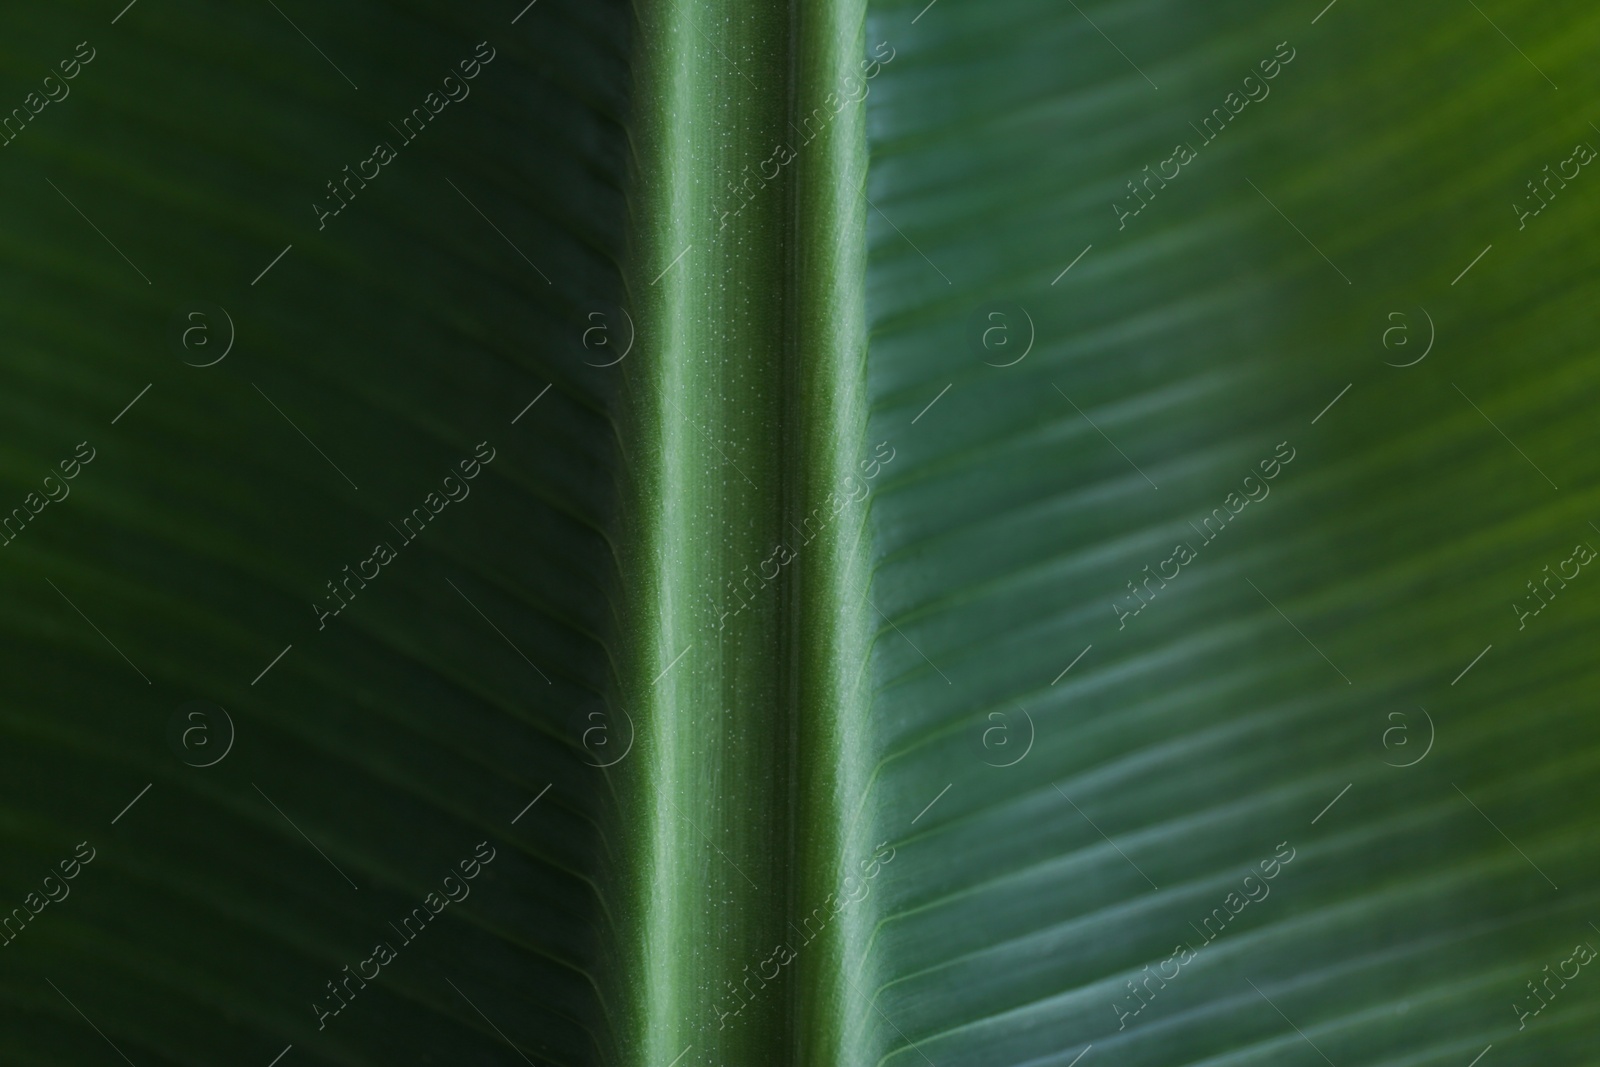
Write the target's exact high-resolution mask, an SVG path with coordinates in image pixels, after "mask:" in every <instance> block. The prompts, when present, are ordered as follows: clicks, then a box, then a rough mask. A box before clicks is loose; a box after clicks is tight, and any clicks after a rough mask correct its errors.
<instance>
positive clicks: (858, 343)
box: [603, 0, 873, 1067]
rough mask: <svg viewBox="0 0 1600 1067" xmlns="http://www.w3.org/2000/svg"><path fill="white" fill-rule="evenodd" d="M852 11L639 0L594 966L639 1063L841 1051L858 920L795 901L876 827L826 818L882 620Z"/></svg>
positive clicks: (848, 3) (846, 862)
mask: <svg viewBox="0 0 1600 1067" xmlns="http://www.w3.org/2000/svg"><path fill="white" fill-rule="evenodd" d="M862 19H863V5H862V3H861V0H825V2H822V3H813V4H805V5H800V4H796V5H794V6H790V5H788V4H778V3H769V2H757V3H751V2H749V0H694V2H690V0H643V2H641V5H640V10H639V22H640V25H639V28H638V33H637V34H636V37H635V39H636V40H637V41H639V42H641V45H640V48H641V52H640V54H639V56H638V57H637V61H636V67H635V69H636V71H637V82H636V84H635V87H634V100H635V104H634V107H635V116H634V121H633V124H632V129H633V131H634V139H633V146H634V151H635V159H634V176H633V188H632V190H631V195H630V206H631V214H632V219H633V226H634V231H635V235H636V244H635V246H634V248H633V250H632V253H633V255H632V262H631V264H630V266H629V289H630V294H631V300H632V301H633V304H634V306H635V316H636V319H637V323H638V337H639V340H638V352H637V354H636V355H635V356H634V357H633V358H632V359H631V360H630V362H629V364H628V370H629V372H630V373H629V375H628V379H627V384H626V396H625V399H624V404H623V408H624V410H623V415H622V420H621V422H622V425H621V433H622V438H623V445H624V450H625V456H626V462H627V464H628V468H629V469H628V478H629V484H628V486H627V487H626V488H625V492H624V500H625V507H626V510H627V517H626V522H625V524H624V529H625V534H624V541H623V543H622V544H621V545H619V555H620V559H621V573H622V580H623V583H624V586H623V589H622V590H621V593H622V598H623V600H624V602H625V603H627V604H628V605H630V607H629V614H628V616H627V617H626V618H625V619H624V620H623V630H624V633H623V647H625V648H627V649H628V650H629V652H630V656H629V658H627V659H625V660H624V661H622V662H620V663H619V675H620V677H619V685H618V696H619V702H620V704H621V706H622V707H623V709H624V710H627V711H629V713H630V714H631V715H632V716H633V717H634V719H635V720H636V721H637V724H638V731H639V742H638V751H637V752H636V754H635V755H634V756H633V758H632V759H631V760H629V761H628V762H625V763H623V764H622V765H620V766H619V767H618V768H617V771H616V772H614V773H616V774H617V776H618V786H619V794H620V795H621V797H622V805H621V809H620V814H619V823H620V825H619V826H618V828H617V830H618V836H619V837H620V839H621V840H622V841H623V842H624V848H623V849H622V850H621V851H623V852H625V853H627V854H629V855H631V856H633V857H634V862H632V865H631V866H624V867H623V868H622V870H621V872H620V876H621V879H622V886H621V889H622V894H621V895H622V898H623V900H624V903H623V905H622V906H620V907H619V908H617V909H613V913H612V914H613V921H615V922H617V923H618V924H619V927H618V928H619V930H631V931H632V932H629V933H627V934H625V935H623V937H622V938H620V939H619V951H618V953H617V958H616V960H615V961H614V972H615V973H614V974H613V975H612V976H611V978H610V984H611V986H612V987H613V989H611V990H608V992H610V993H614V994H615V996H614V998H612V999H615V1000H616V1001H617V1003H618V1005H619V1007H621V1008H622V1009H623V1013H624V1016H625V1018H623V1019H616V1020H614V1021H615V1022H616V1023H617V1024H618V1025H619V1029H620V1030H621V1031H622V1035H621V1045H622V1048H621V1050H620V1051H621V1054H622V1058H623V1059H624V1061H625V1062H628V1063H637V1064H640V1065H648V1067H664V1065H665V1064H668V1063H671V1062H673V1061H674V1059H675V1058H676V1057H678V1056H679V1055H680V1054H683V1053H684V1052H685V1050H686V1049H691V1048H692V1052H690V1053H688V1055H686V1056H685V1058H684V1061H683V1062H684V1064H688V1063H726V1064H763V1065H767V1064H772V1065H777V1064H784V1063H802V1062H804V1063H827V1062H838V1061H839V1060H840V1059H841V1058H842V1056H843V1049H842V1044H841V1042H842V1041H843V1038H842V1036H841V1035H842V1032H843V1030H844V1025H843V1023H842V1022H841V1021H840V1020H841V1016H842V1014H843V1013H842V1012H840V1011H839V1010H838V1009H839V1004H840V1002H841V1000H842V999H843V998H845V997H846V996H848V995H849V989H850V987H849V986H848V985H841V983H840V982H839V980H838V975H839V974H840V971H841V966H842V960H843V959H844V958H845V956H846V955H851V953H848V952H847V951H846V946H848V945H850V944H852V943H859V941H860V937H859V936H857V935H858V934H859V932H860V931H861V930H864V929H869V928H870V924H869V922H868V919H867V917H866V913H865V910H864V909H861V910H858V911H856V912H845V913H841V914H839V915H838V916H837V917H833V918H832V919H831V921H829V922H827V923H826V924H819V923H818V921H817V920H816V919H815V918H813V917H814V916H816V915H818V914H819V912H818V910H817V909H819V908H821V909H823V913H827V914H830V915H831V909H832V908H833V907H834V905H835V902H834V901H831V900H829V897H830V894H834V893H836V892H837V889H838V886H839V883H840V879H841V878H842V876H843V872H844V871H845V870H846V869H847V868H853V866H854V864H855V862H856V861H857V860H860V859H863V858H865V857H866V856H868V855H870V853H871V845H870V844H862V843H859V842H850V843H848V844H847V841H846V829H845V828H846V826H847V825H848V819H849V817H850V816H851V815H853V814H854V799H853V798H857V797H860V796H861V795H862V790H863V788H864V782H865V778H866V774H867V769H866V768H862V767H860V766H858V765H857V764H856V762H855V760H856V757H855V753H856V752H859V751H863V750H864V747H863V746H860V745H852V744H851V739H852V736H853V731H859V730H860V729H862V714H861V712H862V709H864V707H865V705H866V701H865V693H864V688H863V687H864V686H865V684H866V673H865V671H864V669H863V663H864V658H865V654H866V649H867V647H868V642H869V640H870V634H871V633H872V630H873V627H872V626H871V624H870V620H869V619H868V618H867V616H870V615H871V612H872V609H871V607H870V605H869V603H868V602H867V600H866V595H865V594H866V575H867V567H866V562H865V552H866V548H865V539H864V537H863V530H864V525H865V519H866V510H865V509H866V504H865V502H864V499H863V498H864V496H865V488H866V484H867V483H866V479H865V478H864V471H863V470H862V469H859V468H858V464H859V463H860V462H861V461H862V460H863V459H865V458H867V457H866V455H864V454H863V440H864V429H865V424H866V411H865V403H864V395H865V390H864V372H863V356H864V351H865V334H864V327H863V321H864V317H863V309H862V306H861V301H862V296H861V294H862V291H863V285H862V274H863V270H864V262H865V242H864V209H865V201H864V199H863V197H862V194H861V187H862V184H863V182H864V177H865V170H864V155H865V149H864V135H863V115H862V110H863V103H862V101H863V99H864V97H865V95H866V92H867V91H868V87H867V78H866V68H865V67H864V65H863V63H862V56H863V55H864V54H865V50H864V47H863V43H862V39H861V29H862ZM853 498H854V499H853ZM857 852H860V853H861V855H860V856H857V855H856V854H855V853H857ZM603 888H609V887H603ZM807 918H811V921H810V922H809V923H807V922H806V921H805V920H806V919H807ZM864 924H865V925H864ZM819 926H820V928H819ZM853 931H854V933H853Z"/></svg>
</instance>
